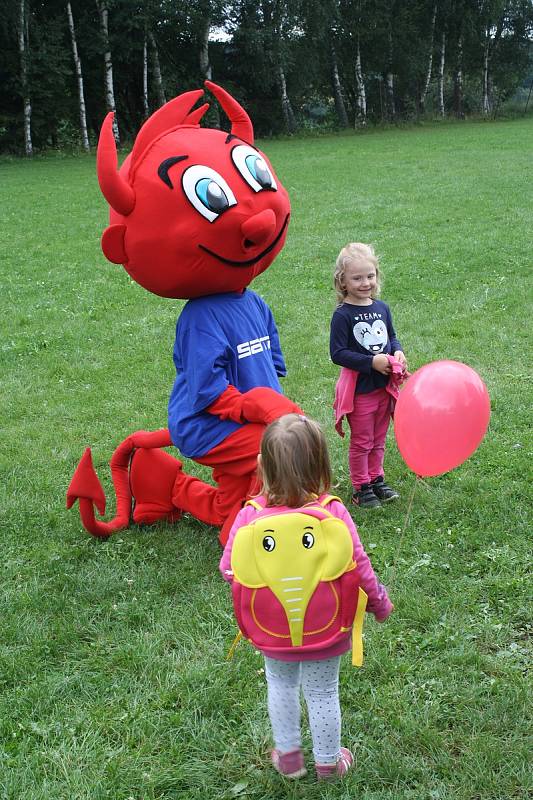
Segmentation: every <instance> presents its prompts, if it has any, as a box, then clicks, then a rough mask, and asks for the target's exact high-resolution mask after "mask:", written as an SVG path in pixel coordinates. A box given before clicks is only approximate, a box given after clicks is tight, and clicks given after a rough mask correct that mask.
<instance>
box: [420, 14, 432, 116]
mask: <svg viewBox="0 0 533 800" xmlns="http://www.w3.org/2000/svg"><path fill="white" fill-rule="evenodd" d="M436 18H437V3H436V2H435V3H434V4H433V10H432V12H431V23H430V27H429V45H428V56H427V68H426V76H425V79H424V83H423V85H422V89H421V91H420V97H419V98H418V109H419V111H420V113H421V114H423V113H424V111H425V109H426V96H427V93H428V89H429V83H430V81H431V72H432V69H433V47H434V41H435V20H436Z"/></svg>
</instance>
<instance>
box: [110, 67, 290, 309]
mask: <svg viewBox="0 0 533 800" xmlns="http://www.w3.org/2000/svg"><path fill="white" fill-rule="evenodd" d="M206 86H207V88H208V89H210V90H211V91H212V92H213V94H214V95H215V97H216V98H217V99H218V101H219V102H220V105H221V106H222V108H223V109H224V111H225V112H226V114H227V115H228V117H229V119H230V121H231V125H232V127H231V133H230V134H226V133H224V132H222V131H219V130H214V129H211V128H200V126H199V120H200V119H201V117H202V116H203V114H204V113H205V111H206V110H207V108H208V105H207V104H204V105H203V106H201V107H200V108H197V109H195V110H194V111H191V109H192V107H193V106H194V104H195V103H196V101H197V100H198V99H199V98H200V97H201V96H202V95H203V91H202V90H201V89H199V90H197V91H193V92H187V93H185V94H182V95H180V96H179V97H176V98H175V99H174V100H171V101H170V102H169V103H167V104H166V105H164V106H163V107H162V108H160V109H159V110H158V111H156V112H155V114H153V115H152V116H151V117H150V118H149V119H148V120H147V121H146V122H145V124H144V125H143V127H142V128H141V130H140V131H139V133H138V135H137V139H136V140H135V144H134V146H133V150H132V152H131V154H130V155H129V156H128V157H127V158H126V159H125V161H124V163H123V164H122V167H121V168H120V170H117V164H118V162H117V152H116V147H115V140H114V138H113V131H112V124H113V114H112V113H110V114H108V115H107V117H106V119H105V121H104V124H103V126H102V130H101V133H100V141H99V143H98V156H97V168H98V181H99V183H100V188H101V190H102V193H103V194H104V197H105V198H106V200H107V201H108V203H109V205H110V206H111V212H110V223H111V224H110V226H109V227H108V228H107V229H106V230H105V231H104V234H103V236H102V250H103V251H104V254H105V256H106V257H107V258H108V259H109V260H110V261H112V262H113V263H115V264H123V265H124V267H125V269H126V270H127V272H128V273H129V274H130V275H131V277H132V278H133V280H135V281H136V282H137V283H139V284H140V285H141V286H144V288H145V289H148V290H149V291H150V292H154V294H158V295H161V296H162V297H175V298H183V299H187V298H192V297H201V296H203V295H209V294H217V293H218V292H228V291H240V290H242V289H244V288H245V287H246V286H248V284H249V283H250V282H251V281H252V280H253V279H254V278H255V276H256V275H259V274H260V273H261V272H263V271H264V270H265V269H267V267H268V266H270V264H271V263H272V261H273V260H274V258H275V257H276V255H277V254H278V253H279V251H280V250H281V248H282V247H283V245H284V243H285V237H286V233H287V225H288V222H289V216H290V205H289V198H288V195H287V192H286V191H285V189H284V188H283V186H282V185H281V184H280V182H279V180H278V179H277V178H276V176H275V174H274V171H273V169H272V167H271V166H270V164H269V162H268V160H267V158H266V157H265V156H264V155H263V154H262V153H261V152H260V151H259V150H256V149H255V148H254V147H253V138H254V133H253V128H252V123H251V121H250V119H249V117H248V115H247V114H246V112H245V111H244V109H243V108H242V107H241V106H240V105H239V104H238V103H237V102H236V100H234V99H233V98H232V97H231V95H229V94H228V93H227V92H225V91H224V89H221V88H220V86H217V85H216V84H214V83H211V82H210V81H206Z"/></svg>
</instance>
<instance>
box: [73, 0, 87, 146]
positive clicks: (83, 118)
mask: <svg viewBox="0 0 533 800" xmlns="http://www.w3.org/2000/svg"><path fill="white" fill-rule="evenodd" d="M67 17H68V29H69V32H70V42H71V44H72V55H73V58H74V69H75V72H76V81H77V85H78V105H79V110H80V132H81V141H82V145H83V149H84V150H85V151H86V152H87V153H88V152H89V150H90V149H91V148H90V145H89V134H88V133H87V114H86V112H85V94H84V91H83V72H82V68H81V59H80V57H79V54H78V44H77V41H76V29H75V27H74V17H73V15H72V6H71V4H70V2H68V3H67Z"/></svg>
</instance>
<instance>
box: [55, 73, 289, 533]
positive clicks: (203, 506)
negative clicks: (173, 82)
mask: <svg viewBox="0 0 533 800" xmlns="http://www.w3.org/2000/svg"><path fill="white" fill-rule="evenodd" d="M206 86H207V88H208V89H209V90H210V91H211V92H212V93H213V94H214V95H215V97H216V98H217V99H218V101H219V103H220V104H221V106H222V108H223V109H224V111H225V112H226V114H227V116H228V118H229V120H230V122H231V132H230V133H229V134H227V133H224V132H222V131H219V130H213V129H210V128H201V127H200V126H199V121H200V119H201V117H202V116H203V114H204V113H205V111H206V109H207V108H208V106H207V104H204V105H202V106H201V107H199V108H196V109H193V106H194V105H195V104H196V102H197V100H199V98H200V97H201V96H202V94H203V91H202V90H198V91H193V92H187V93H186V94H183V95H180V96H179V97H176V98H175V99H174V100H172V101H170V102H169V103H167V104H166V105H164V106H163V107H162V108H160V109H159V110H158V111H157V112H156V113H155V114H153V115H152V117H150V119H148V120H147V121H146V123H145V124H144V125H143V127H142V128H141V130H140V131H139V134H138V136H137V139H136V140H135V144H134V147H133V150H132V152H131V154H130V155H129V156H128V157H127V158H126V160H125V161H124V163H123V164H122V166H121V168H120V169H119V170H118V169H117V164H118V162H117V152H116V147H115V141H114V138H113V132H112V124H113V115H112V114H109V115H108V116H107V117H106V119H105V121H104V124H103V126H102V130H101V133H100V141H99V144H98V156H97V170H98V180H99V183H100V188H101V190H102V193H103V194H104V196H105V198H106V199H107V201H108V202H109V205H110V207H111V210H110V225H109V227H108V228H107V229H106V230H105V231H104V234H103V236H102V249H103V251H104V254H105V255H106V257H107V258H108V259H109V260H110V261H112V262H114V263H116V264H122V265H123V266H124V268H125V269H126V270H127V272H128V273H129V275H130V276H131V277H132V278H133V279H134V280H135V281H136V282H137V283H139V284H140V285H141V286H143V287H144V288H145V289H147V290H148V291H150V292H153V293H154V294H158V295H160V296H162V297H169V298H181V299H188V300H189V302H188V303H187V304H186V305H185V307H184V309H183V311H182V313H181V315H180V317H179V319H178V322H177V326H176V340H175V344H174V363H175V366H176V380H175V383H174V387H173V390H172V393H171V396H170V400H169V407H168V430H167V429H164V430H160V431H154V432H146V431H138V432H137V433H133V434H131V435H130V436H128V437H127V438H126V439H125V440H124V441H123V442H122V443H121V444H120V445H119V446H118V447H117V449H116V451H115V453H114V455H113V458H112V460H111V472H112V476H113V483H114V487H115V493H116V497H117V511H116V515H115V517H114V519H112V520H111V521H109V522H105V521H103V520H99V519H96V517H95V512H94V507H95V505H96V507H97V508H98V510H99V512H100V513H101V514H103V513H104V512H105V495H104V493H103V490H102V487H101V484H100V482H99V480H98V478H97V476H96V473H95V471H94V468H93V466H92V460H91V454H90V450H89V449H87V450H86V452H85V454H84V456H83V457H82V459H81V461H80V463H79V465H78V468H77V469H76V472H75V473H74V476H73V478H72V481H71V483H70V486H69V489H68V492H67V506H68V507H69V508H70V506H72V505H73V503H74V502H75V501H76V500H78V499H79V501H80V514H81V517H82V522H83V524H84V526H85V528H86V529H87V530H88V531H89V532H90V533H92V534H93V535H95V536H104V537H107V536H109V535H110V534H111V533H113V532H114V531H117V530H120V529H121V528H124V527H127V525H128V524H129V522H130V515H131V507H132V498H134V499H135V506H134V511H133V520H134V521H135V522H137V523H151V522H155V521H156V520H159V519H167V520H170V521H174V520H176V519H179V517H180V515H181V513H182V512H183V511H186V512H188V513H190V514H192V515H193V516H195V517H197V518H198V519H200V520H202V521H203V522H206V523H208V524H211V525H215V526H217V527H221V528H222V530H221V533H220V540H221V542H222V543H223V544H224V543H225V541H226V539H227V534H228V532H229V528H230V526H231V523H232V521H233V518H234V516H235V514H236V513H237V511H238V510H239V508H240V507H241V506H242V503H243V501H244V499H245V498H246V497H247V496H249V494H250V493H251V492H253V491H255V490H256V489H257V486H256V465H257V453H258V452H259V446H260V441H261V436H262V434H263V430H264V427H265V425H266V424H268V423H269V422H271V421H272V420H273V419H276V418H277V417H279V416H281V415H282V414H285V413H288V412H290V411H297V412H299V411H300V409H299V408H298V406H296V405H295V404H294V403H293V402H292V401H290V400H289V399H288V398H286V397H284V395H283V393H282V390H281V386H280V383H279V378H280V377H283V376H284V375H285V372H286V370H285V363H284V360H283V354H282V352H281V347H280V343H279V337H278V332H277V328H276V325H275V322H274V318H273V316H272V312H271V311H270V309H269V307H268V306H267V305H266V303H265V302H264V301H263V300H262V299H261V298H260V297H259V296H258V295H257V294H256V293H255V292H253V291H251V290H250V289H248V288H247V287H248V286H249V284H250V283H251V281H252V280H253V279H254V278H255V276H256V275H259V274H260V273H261V272H263V271H264V270H265V269H267V267H268V266H270V264H271V263H272V261H273V260H274V258H275V257H276V255H277V254H278V253H279V251H280V250H281V248H282V247H283V245H284V243H285V237H286V233H287V226H288V223H289V217H290V205H289V198H288V195H287V192H286V191H285V189H284V188H283V186H282V185H281V183H280V182H279V179H278V178H277V177H276V175H275V173H274V171H273V169H272V167H271V165H270V163H269V162H268V159H267V158H266V156H265V155H264V154H263V153H261V152H260V151H259V150H257V149H256V148H255V147H254V146H253V138H254V137H253V128H252V124H251V121H250V119H249V117H248V115H247V114H246V112H245V111H244V109H243V108H242V107H241V106H240V105H239V104H238V103H237V102H236V101H235V100H234V99H233V98H232V97H231V96H230V95H229V94H228V93H227V92H225V91H224V90H223V89H221V88H220V87H219V86H216V85H215V84H213V83H211V82H209V81H207V82H206ZM170 444H174V445H175V446H176V447H178V448H179V450H180V451H181V453H182V454H183V455H185V456H188V457H190V458H192V459H194V460H195V461H197V462H198V463H200V464H204V465H207V466H209V467H211V468H212V469H213V480H214V483H215V485H214V486H212V485H210V484H207V483H204V482H203V481H201V480H199V479H198V478H194V477H191V476H189V475H187V474H186V473H185V472H184V471H183V468H182V464H181V462H180V461H178V460H177V459H176V458H174V457H172V456H171V455H169V454H168V453H166V452H165V451H163V450H162V449H161V448H162V447H166V446H169V445H170Z"/></svg>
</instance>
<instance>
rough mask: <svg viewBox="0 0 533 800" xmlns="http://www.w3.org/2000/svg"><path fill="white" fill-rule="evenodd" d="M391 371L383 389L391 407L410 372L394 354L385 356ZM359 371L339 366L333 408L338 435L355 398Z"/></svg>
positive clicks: (342, 432) (341, 431) (351, 409)
mask: <svg viewBox="0 0 533 800" xmlns="http://www.w3.org/2000/svg"><path fill="white" fill-rule="evenodd" d="M387 358H388V359H389V364H390V365H391V368H392V371H391V374H390V378H389V382H388V383H387V385H386V386H385V390H386V391H387V392H388V393H389V394H390V395H391V398H392V409H393V410H394V404H395V403H396V400H397V399H398V395H399V394H400V386H401V385H402V383H403V382H404V381H405V380H406V379H407V378H408V377H409V375H410V373H409V372H407V370H406V369H405V368H404V367H403V366H402V364H400V362H399V361H398V359H396V358H394V356H387ZM358 376H359V373H358V372H356V370H354V369H348V368H347V367H341V372H340V375H339V379H338V381H337V383H336V385H335V400H334V403H333V409H334V411H335V430H336V431H337V433H338V434H339V436H344V431H343V429H342V421H343V419H344V417H345V416H346V415H347V414H351V412H352V411H353V404H354V398H355V387H356V384H357V378H358Z"/></svg>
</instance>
